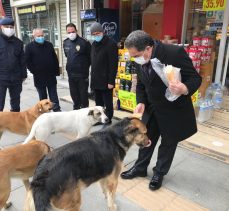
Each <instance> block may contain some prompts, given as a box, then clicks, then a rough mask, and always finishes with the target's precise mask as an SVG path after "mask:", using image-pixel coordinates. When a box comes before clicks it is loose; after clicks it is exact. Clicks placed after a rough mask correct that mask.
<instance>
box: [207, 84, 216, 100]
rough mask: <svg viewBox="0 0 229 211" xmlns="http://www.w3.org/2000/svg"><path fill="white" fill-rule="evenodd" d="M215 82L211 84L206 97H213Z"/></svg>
mask: <svg viewBox="0 0 229 211" xmlns="http://www.w3.org/2000/svg"><path fill="white" fill-rule="evenodd" d="M213 89H214V88H213V84H210V85H209V86H208V88H207V90H206V93H205V99H212V96H213Z"/></svg>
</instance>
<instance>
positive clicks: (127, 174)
mask: <svg viewBox="0 0 229 211" xmlns="http://www.w3.org/2000/svg"><path fill="white" fill-rule="evenodd" d="M146 176H147V171H143V172H141V171H138V170H137V169H136V168H135V167H132V168H130V169H129V170H128V171H124V172H122V173H121V178H122V179H133V178H135V177H146Z"/></svg>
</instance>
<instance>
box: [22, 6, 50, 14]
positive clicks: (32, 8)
mask: <svg viewBox="0 0 229 211" xmlns="http://www.w3.org/2000/svg"><path fill="white" fill-rule="evenodd" d="M44 11H46V5H45V4H42V5H41V4H39V5H31V6H27V7H20V8H18V14H19V15H22V14H29V13H37V12H44Z"/></svg>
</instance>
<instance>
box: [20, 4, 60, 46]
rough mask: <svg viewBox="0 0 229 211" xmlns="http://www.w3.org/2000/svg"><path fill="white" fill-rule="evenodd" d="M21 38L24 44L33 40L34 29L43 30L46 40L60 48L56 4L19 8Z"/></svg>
mask: <svg viewBox="0 0 229 211" xmlns="http://www.w3.org/2000/svg"><path fill="white" fill-rule="evenodd" d="M18 15H19V20H20V27H21V37H22V40H23V42H24V44H28V43H29V42H31V41H32V40H33V36H32V33H33V29H35V28H42V29H43V30H44V35H45V39H46V40H48V41H50V42H51V43H52V44H53V45H54V46H55V47H58V44H59V42H58V39H59V35H58V31H57V18H56V8H55V4H51V5H48V6H47V5H46V4H36V5H30V6H26V7H20V8H18Z"/></svg>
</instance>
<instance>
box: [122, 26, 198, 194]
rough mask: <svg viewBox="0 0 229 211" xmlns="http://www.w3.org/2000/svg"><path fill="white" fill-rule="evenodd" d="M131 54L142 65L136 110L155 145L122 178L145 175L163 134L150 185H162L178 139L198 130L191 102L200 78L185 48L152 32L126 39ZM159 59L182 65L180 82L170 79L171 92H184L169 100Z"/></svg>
mask: <svg viewBox="0 0 229 211" xmlns="http://www.w3.org/2000/svg"><path fill="white" fill-rule="evenodd" d="M125 46H126V48H127V49H128V51H129V53H130V56H131V57H134V58H135V62H136V63H138V64H139V66H138V67H139V68H138V69H137V75H138V82H137V88H136V94H137V103H138V104H137V107H136V109H135V112H136V113H143V117H142V120H143V121H144V122H145V124H146V126H147V135H148V137H149V139H150V140H151V142H152V144H151V146H150V147H148V148H143V149H140V150H139V154H138V159H137V161H136V162H135V164H134V166H133V167H132V168H131V169H129V170H128V171H125V172H123V173H122V174H121V177H122V178H123V179H133V178H135V177H145V176H146V175H147V167H148V165H149V163H150V160H151V157H152V154H153V151H154V148H155V146H156V144H157V142H158V139H159V137H160V136H161V143H160V146H159V149H158V155H157V163H156V166H155V167H154V168H153V171H154V175H153V178H152V180H151V181H150V184H149V188H150V189H151V190H157V189H159V188H160V187H161V185H162V181H163V176H164V175H166V174H167V173H168V171H169V169H170V166H171V164H172V161H173V157H174V154H175V151H176V148H177V144H178V142H179V141H182V140H184V139H186V138H188V137H190V136H191V135H193V134H194V133H196V132H197V126H196V119H195V114H194V109H193V105H192V101H191V96H192V94H193V93H194V92H195V91H196V90H197V89H198V87H199V86H200V84H201V77H200V76H199V74H198V73H197V71H196V70H195V68H194V67H193V64H192V61H191V59H190V58H189V57H188V55H187V53H186V52H185V50H184V49H183V47H179V46H175V45H166V44H162V43H161V42H159V41H156V40H153V39H152V38H151V37H150V35H149V34H147V33H145V32H144V31H141V30H137V31H134V32H132V33H131V34H130V35H129V36H128V37H127V39H126V41H125ZM152 58H157V59H158V60H159V61H160V62H161V63H162V64H166V65H173V66H174V67H177V68H180V69H181V70H180V73H181V82H170V83H169V90H170V91H171V93H173V94H176V95H181V96H180V97H179V98H178V99H177V100H175V101H173V102H170V101H168V100H167V99H166V97H165V91H166V88H167V87H166V85H165V84H164V83H163V82H162V80H161V78H160V77H159V76H158V75H157V73H156V72H155V71H154V69H153V68H152V65H151V62H150V60H151V59H152Z"/></svg>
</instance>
